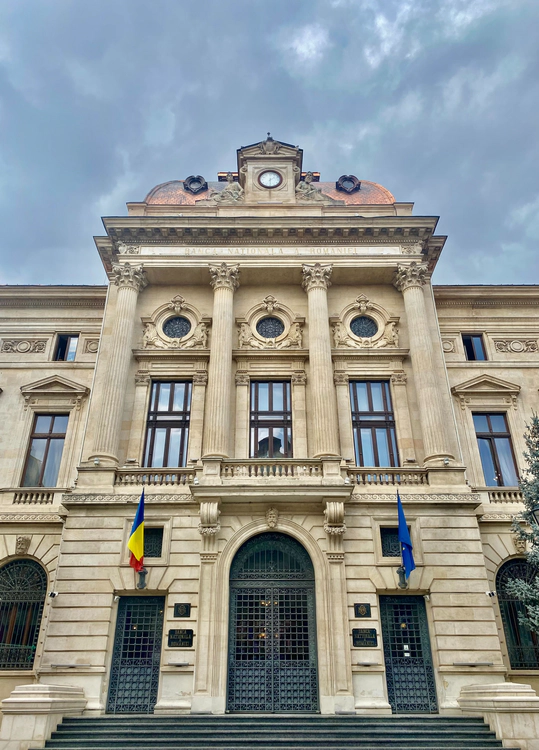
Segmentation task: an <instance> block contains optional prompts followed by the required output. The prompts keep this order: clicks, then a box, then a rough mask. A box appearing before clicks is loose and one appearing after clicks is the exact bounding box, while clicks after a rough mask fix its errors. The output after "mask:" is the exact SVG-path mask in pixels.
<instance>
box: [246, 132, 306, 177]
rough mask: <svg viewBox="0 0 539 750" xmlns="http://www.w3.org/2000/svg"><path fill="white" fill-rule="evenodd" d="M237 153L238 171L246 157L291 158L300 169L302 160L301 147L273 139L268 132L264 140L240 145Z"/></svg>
mask: <svg viewBox="0 0 539 750" xmlns="http://www.w3.org/2000/svg"><path fill="white" fill-rule="evenodd" d="M237 153H238V172H239V171H240V170H241V168H242V167H243V166H244V165H245V162H246V161H247V160H248V159H273V158H275V159H281V160H282V159H292V160H293V161H294V162H295V163H296V165H297V166H298V168H299V170H300V171H301V167H302V162H303V149H301V148H299V147H298V146H293V145H292V144H291V143H283V142H282V141H275V140H274V139H273V138H272V137H271V135H270V134H269V133H268V137H267V138H266V140H265V141H260V142H259V143H252V144H251V145H250V146H242V147H241V148H239V149H238V152H237Z"/></svg>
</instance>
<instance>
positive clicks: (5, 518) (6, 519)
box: [0, 513, 64, 523]
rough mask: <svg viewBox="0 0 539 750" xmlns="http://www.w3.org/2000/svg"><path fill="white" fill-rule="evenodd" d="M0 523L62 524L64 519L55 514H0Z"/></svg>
mask: <svg viewBox="0 0 539 750" xmlns="http://www.w3.org/2000/svg"><path fill="white" fill-rule="evenodd" d="M0 521H2V522H3V523H20V522H21V521H24V522H25V523H31V522H40V523H41V522H42V521H45V522H48V523H63V522H64V519H63V518H62V517H61V516H59V515H57V514H56V513H0Z"/></svg>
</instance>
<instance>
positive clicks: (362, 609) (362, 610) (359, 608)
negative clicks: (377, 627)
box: [354, 604, 371, 617]
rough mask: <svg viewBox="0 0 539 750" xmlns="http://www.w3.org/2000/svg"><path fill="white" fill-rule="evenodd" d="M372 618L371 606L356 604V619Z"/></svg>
mask: <svg viewBox="0 0 539 750" xmlns="http://www.w3.org/2000/svg"><path fill="white" fill-rule="evenodd" d="M370 616H371V605H370V604H354V617H370Z"/></svg>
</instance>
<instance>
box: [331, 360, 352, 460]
mask: <svg viewBox="0 0 539 750" xmlns="http://www.w3.org/2000/svg"><path fill="white" fill-rule="evenodd" d="M333 380H334V383H335V390H336V391H337V414H338V416H339V434H340V437H341V455H342V457H343V458H349V459H351V460H352V461H353V465H355V463H356V453H355V450H354V434H353V432H352V407H351V405H350V389H349V382H348V381H349V378H348V375H347V374H346V373H345V372H343V371H342V370H337V371H336V372H335V373H334V375H333Z"/></svg>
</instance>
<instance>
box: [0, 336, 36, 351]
mask: <svg viewBox="0 0 539 750" xmlns="http://www.w3.org/2000/svg"><path fill="white" fill-rule="evenodd" d="M46 345H47V339H10V340H8V341H2V351H3V352H9V354H43V353H44V351H45V346H46Z"/></svg>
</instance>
